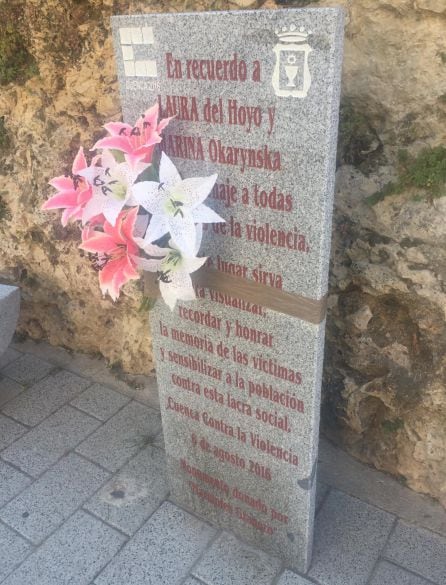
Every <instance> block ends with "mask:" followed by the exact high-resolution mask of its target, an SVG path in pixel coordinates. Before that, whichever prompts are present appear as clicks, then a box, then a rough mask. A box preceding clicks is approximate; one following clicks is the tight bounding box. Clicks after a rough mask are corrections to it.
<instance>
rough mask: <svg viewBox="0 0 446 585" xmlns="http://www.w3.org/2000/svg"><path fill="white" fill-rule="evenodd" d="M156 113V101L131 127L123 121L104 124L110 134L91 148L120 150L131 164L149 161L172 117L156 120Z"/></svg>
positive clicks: (157, 109) (157, 111)
mask: <svg viewBox="0 0 446 585" xmlns="http://www.w3.org/2000/svg"><path fill="white" fill-rule="evenodd" d="M158 113H159V105H158V103H156V104H155V105H154V106H152V107H151V108H149V109H148V110H146V112H145V113H144V114H142V116H141V117H140V118H139V119H138V121H137V122H136V124H135V125H134V126H133V127H132V126H130V124H124V123H123V122H109V123H108V124H104V128H105V129H106V130H108V132H110V134H111V136H106V137H105V138H101V139H100V140H98V141H97V142H96V144H95V145H94V146H93V148H92V150H95V149H96V148H108V149H113V150H120V151H121V152H123V153H124V156H125V158H126V160H127V162H128V163H129V165H131V166H134V165H135V164H136V163H137V162H138V161H141V162H146V163H150V162H151V160H152V155H153V149H154V148H155V144H159V143H160V142H161V140H162V138H161V132H162V131H163V130H164V128H165V127H166V126H167V124H168V123H169V122H170V120H172V118H164V119H163V120H160V121H159V122H158Z"/></svg>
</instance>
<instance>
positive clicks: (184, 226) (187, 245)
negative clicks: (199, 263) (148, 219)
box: [149, 210, 196, 256]
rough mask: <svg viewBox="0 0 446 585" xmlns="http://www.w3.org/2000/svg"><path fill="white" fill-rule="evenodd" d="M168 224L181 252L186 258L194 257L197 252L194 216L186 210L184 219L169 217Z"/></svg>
mask: <svg viewBox="0 0 446 585" xmlns="http://www.w3.org/2000/svg"><path fill="white" fill-rule="evenodd" d="M157 217H158V216H157ZM152 220H153V218H152ZM167 222H168V225H169V230H168V231H169V232H170V235H171V236H172V240H173V241H174V242H175V244H176V245H177V246H178V248H179V249H180V250H181V252H182V253H183V254H184V255H185V256H193V255H194V251H195V239H196V230H195V223H194V220H193V219H192V216H191V215H190V214H189V213H187V212H186V210H184V211H183V217H182V218H177V217H169V218H168V219H167ZM149 228H150V226H149Z"/></svg>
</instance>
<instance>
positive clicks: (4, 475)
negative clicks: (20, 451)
mask: <svg viewBox="0 0 446 585" xmlns="http://www.w3.org/2000/svg"><path fill="white" fill-rule="evenodd" d="M30 481H31V480H30V479H29V477H27V476H26V475H24V474H23V473H22V472H21V471H18V470H17V469H15V468H14V467H11V466H10V465H8V464H7V463H5V462H4V461H1V460H0V507H1V506H3V505H4V504H6V502H8V501H9V500H10V499H11V498H13V497H14V496H16V495H17V494H18V493H19V492H21V491H22V490H23V489H24V488H26V486H27V485H29V483H30Z"/></svg>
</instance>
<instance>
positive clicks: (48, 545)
mask: <svg viewBox="0 0 446 585" xmlns="http://www.w3.org/2000/svg"><path fill="white" fill-rule="evenodd" d="M124 542H125V537H124V536H123V535H122V534H119V532H117V531H116V530H114V529H113V528H110V527H109V526H106V525H105V524H104V523H103V522H100V521H99V520H97V519H95V518H93V517H92V516H90V515H89V514H87V513H86V512H83V511H78V512H76V513H75V514H74V515H73V516H72V517H71V518H69V520H68V521H67V522H66V523H65V524H64V525H63V526H62V527H61V528H60V529H59V530H58V531H57V532H55V533H54V534H52V535H51V536H50V537H49V538H48V540H46V541H45V543H44V544H43V545H42V546H41V547H39V548H38V549H37V550H36V551H35V552H34V553H33V554H32V555H30V556H29V557H28V558H27V559H26V561H25V562H24V563H23V564H22V565H21V566H20V567H19V568H18V569H17V570H16V571H15V572H14V573H13V574H12V575H10V576H9V578H8V579H6V581H5V582H4V584H3V585H88V584H89V583H90V582H91V580H92V579H94V576H95V575H96V574H97V573H98V572H99V571H100V570H101V569H102V567H104V566H105V565H106V564H107V563H108V562H109V561H110V560H111V559H112V558H113V557H114V556H115V555H116V553H117V552H118V550H119V548H120V547H121V546H122V544H123V543H124ZM124 583H126V585H127V583H128V582H126V581H123V582H122V583H121V585H124ZM129 585H130V584H129Z"/></svg>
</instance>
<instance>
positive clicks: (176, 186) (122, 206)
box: [42, 104, 225, 309]
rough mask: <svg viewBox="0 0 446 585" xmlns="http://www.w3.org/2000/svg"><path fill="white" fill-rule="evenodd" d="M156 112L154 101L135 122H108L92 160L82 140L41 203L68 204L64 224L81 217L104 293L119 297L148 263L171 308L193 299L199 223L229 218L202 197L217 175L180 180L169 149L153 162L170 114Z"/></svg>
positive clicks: (199, 263)
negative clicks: (67, 170) (51, 192)
mask: <svg viewBox="0 0 446 585" xmlns="http://www.w3.org/2000/svg"><path fill="white" fill-rule="evenodd" d="M158 117H159V108H158V104H155V105H154V106H152V107H151V108H149V109H148V110H147V111H146V112H145V113H144V114H143V115H142V116H141V117H140V118H139V119H138V121H137V122H136V124H135V125H134V126H130V125H129V124H123V123H120V122H110V123H108V124H105V126H104V127H105V129H106V130H107V131H108V133H109V136H106V137H105V138H102V139H100V140H98V142H96V144H95V145H94V146H93V149H92V150H99V151H100V152H99V153H98V154H96V155H95V156H94V157H93V158H92V160H91V162H90V164H87V161H86V158H85V155H84V151H83V149H82V147H81V148H80V149H79V152H78V153H77V155H76V157H75V159H74V162H73V166H72V170H71V173H70V175H69V176H59V177H55V178H54V179H52V180H51V181H50V185H51V186H52V187H54V188H55V189H56V190H57V193H56V194H55V195H53V196H52V197H50V198H49V199H48V200H47V201H46V202H45V203H44V204H43V206H42V209H44V210H51V209H63V213H62V225H63V226H66V225H67V223H68V222H70V221H79V222H80V223H81V225H82V232H81V234H82V236H81V237H82V242H81V244H80V246H79V248H81V249H82V250H85V251H86V252H88V253H89V258H90V260H91V262H92V266H93V268H94V269H95V270H97V271H98V273H99V285H100V288H101V291H102V293H103V294H104V295H105V294H107V293H108V294H109V295H110V296H111V298H112V299H113V300H114V301H116V299H117V298H118V297H119V294H120V291H121V288H122V287H123V286H124V284H126V283H127V282H128V281H129V280H134V279H137V278H139V272H138V270H148V271H150V272H156V274H157V281H158V282H159V286H160V292H161V295H162V297H163V299H164V301H165V302H166V303H167V304H168V305H169V307H170V308H171V309H173V308H174V306H175V303H176V301H177V300H179V299H182V300H192V299H195V291H194V288H193V286H192V280H191V277H190V275H191V274H192V273H193V272H195V271H196V270H198V268H200V266H202V265H203V264H204V262H205V261H206V260H207V258H206V257H197V254H198V251H199V248H200V244H201V234H202V228H201V224H203V223H220V222H224V221H225V220H224V219H222V218H221V217H220V216H219V215H217V214H216V213H215V212H214V211H212V210H211V209H210V208H209V207H206V205H204V203H203V202H204V200H205V199H206V197H207V196H208V195H209V193H210V191H211V190H212V188H213V186H214V184H215V181H216V179H217V175H211V176H210V177H194V178H189V179H181V177H180V174H179V173H178V171H177V169H176V168H175V165H174V164H173V163H172V161H171V160H170V159H169V157H168V156H167V155H166V154H165V153H161V158H160V160H159V165H157V164H155V161H154V159H153V155H154V149H155V147H156V145H157V144H159V143H160V142H161V140H162V136H161V134H162V131H163V130H164V129H165V128H166V126H167V125H168V123H169V122H170V120H171V118H165V119H163V120H158ZM148 178H150V179H151V180H147V179H148ZM159 240H161V241H159ZM163 241H168V244H167V245H162V242H163Z"/></svg>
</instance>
